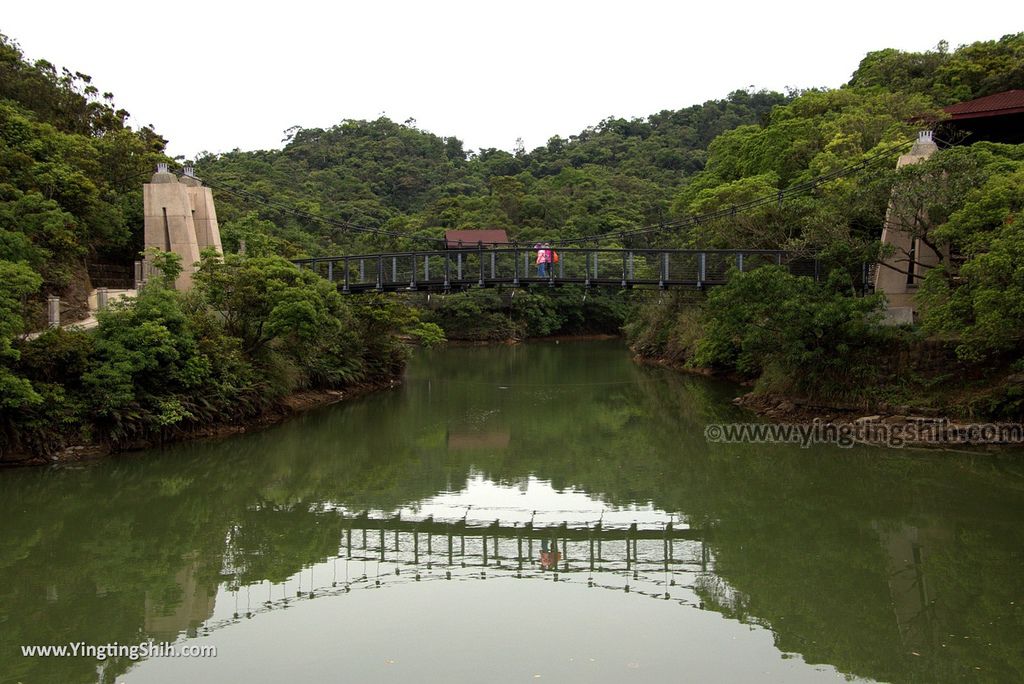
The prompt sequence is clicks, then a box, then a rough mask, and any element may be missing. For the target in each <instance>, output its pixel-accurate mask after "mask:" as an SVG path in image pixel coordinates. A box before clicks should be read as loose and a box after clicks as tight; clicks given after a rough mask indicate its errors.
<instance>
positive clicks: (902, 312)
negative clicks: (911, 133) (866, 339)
mask: <svg viewBox="0 0 1024 684" xmlns="http://www.w3.org/2000/svg"><path fill="white" fill-rule="evenodd" d="M938 149H939V148H938V147H937V146H936V145H935V141H934V140H932V132H931V131H921V132H920V133H918V135H917V141H916V142H915V143H914V146H913V147H912V148H911V150H910V151H909V152H907V153H906V154H904V155H902V156H901V157H900V158H899V161H897V162H896V168H902V167H904V166H907V165H908V164H918V163H920V162H923V161H925V160H926V159H928V158H930V157H931V156H932V155H933V154H935V153H936V152H937V151H938ZM899 201H900V198H899V197H893V198H892V199H891V200H890V201H889V209H888V211H887V212H886V217H885V226H884V227H883V229H882V242H884V243H885V244H887V245H892V246H893V248H894V251H893V255H892V256H891V257H889V258H888V259H886V260H885V261H884V262H882V263H881V264H879V266H878V270H877V271H876V272H875V291H876V292H882V293H884V294H885V297H886V299H887V300H888V307H887V309H886V319H887V322H889V323H892V324H904V323H913V322H914V313H915V310H916V307H915V305H914V295H915V294H916V293H917V287H918V285H919V284H920V282H921V280H922V279H923V278H924V276H925V274H927V272H928V271H929V270H930V269H931V268H933V267H935V266H936V265H938V263H939V261H940V259H939V255H938V254H937V253H936V252H935V251H934V250H933V249H932V248H931V247H929V246H928V245H926V244H925V243H924V241H923V240H921V239H920V238H919V237H916V236H915V235H914V234H913V233H912V231H911V230H908V228H907V227H906V226H904V225H901V224H900V222H899V221H898V220H897V219H896V216H895V214H896V208H895V207H894V203H896V202H899ZM921 220H924V217H921Z"/></svg>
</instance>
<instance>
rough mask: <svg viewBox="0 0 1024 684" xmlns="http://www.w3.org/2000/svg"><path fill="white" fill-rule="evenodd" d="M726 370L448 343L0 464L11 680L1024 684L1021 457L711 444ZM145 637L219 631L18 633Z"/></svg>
mask: <svg viewBox="0 0 1024 684" xmlns="http://www.w3.org/2000/svg"><path fill="white" fill-rule="evenodd" d="M737 391H738V390H737V388H735V387H733V386H731V385H728V384H723V383H718V382H715V381H711V380H708V379H704V378H696V377H688V376H682V375H678V374H675V373H672V372H670V371H665V370H661V369H650V368H643V367H638V366H636V365H635V364H633V363H632V361H631V360H630V358H629V355H628V352H627V351H626V349H625V348H624V346H623V345H622V343H621V342H618V341H610V342H564V341H563V342H561V343H560V344H555V343H538V344H527V345H522V346H517V347H486V348H449V349H444V350H438V351H431V352H418V353H417V355H416V357H415V358H414V359H413V362H412V363H411V364H410V367H409V370H408V373H407V377H406V381H405V384H404V385H403V386H402V387H401V388H400V389H397V390H394V391H391V392H387V393H382V394H378V395H375V396H371V397H366V398H364V399H361V400H358V401H354V402H350V403H348V404H344V405H337V406H333V407H329V408H325V409H322V410H318V411H314V412H311V413H309V414H306V415H304V416H301V417H299V418H296V419H294V420H292V421H290V422H288V423H285V424H283V425H279V426H276V427H273V428H271V429H268V430H265V431H262V432H258V433H254V434H249V435H244V436H240V437H233V438H230V439H226V440H223V441H216V442H203V443H194V444H184V445H177V446H174V447H170V448H167V449H163V450H154V451H150V452H145V453H133V454H127V455H124V456H120V457H116V458H112V459H109V460H106V461H103V462H100V463H95V464H90V465H85V466H82V467H65V468H59V469H44V470H8V471H0V535H2V536H0V681H3V682H26V683H28V682H95V681H100V682H180V681H193V682H207V681H209V682H227V681H245V682H281V681H346V682H349V681H350V682H527V681H530V682H532V681H537V680H541V681H547V680H551V681H560V682H650V681H671V682H676V681H687V682H690V681H693V682H705V681H728V682H746V681H775V682H818V681H841V680H867V681H873V680H879V681H892V682H941V681H986V682H997V681H998V682H1002V681H1006V682H1013V681H1022V680H1024V573H1022V571H1024V454H1021V453H1020V452H1017V453H1009V452H1001V453H991V452H984V451H981V452H976V453H973V454H972V453H951V452H938V451H933V452H921V451H916V452H911V451H909V450H899V449H888V450H886V449H876V448H866V447H857V448H853V449H841V448H839V447H832V446H815V447H811V448H806V449H802V448H800V447H799V446H794V445H725V444H709V443H708V442H707V441H706V440H705V438H704V428H705V425H707V424H709V423H724V422H730V421H740V420H749V418H748V417H746V414H743V413H741V412H740V411H739V410H738V409H736V408H735V407H733V406H732V405H731V404H730V401H729V400H730V399H731V398H732V397H733V396H735V394H736V393H737ZM148 641H153V642H155V643H158V644H163V643H165V642H170V643H173V644H174V645H175V646H176V647H182V646H215V647H216V651H217V653H216V657H206V658H184V657H177V658H172V657H148V658H141V659H138V660H132V658H131V657H130V656H131V654H130V653H128V652H125V653H123V654H121V655H114V656H113V657H109V658H105V659H103V660H98V659H97V658H96V657H82V656H79V657H73V656H68V657H49V658H43V657H38V656H31V657H29V656H23V655H22V654H21V647H22V646H27V645H67V644H73V643H84V644H87V645H92V646H100V645H107V644H113V643H115V642H116V643H117V644H118V645H119V646H127V645H136V644H139V643H142V642H148ZM115 650H116V649H115Z"/></svg>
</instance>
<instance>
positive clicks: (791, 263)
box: [292, 245, 824, 294]
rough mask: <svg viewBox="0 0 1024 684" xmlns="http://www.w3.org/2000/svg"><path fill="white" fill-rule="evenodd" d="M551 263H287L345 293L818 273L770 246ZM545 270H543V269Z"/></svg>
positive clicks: (699, 283) (576, 256)
mask: <svg viewBox="0 0 1024 684" xmlns="http://www.w3.org/2000/svg"><path fill="white" fill-rule="evenodd" d="M555 251H556V252H557V254H558V261H557V262H556V263H554V264H548V266H549V267H550V268H547V269H543V270H542V269H541V268H540V267H541V266H542V265H541V264H537V263H536V257H537V250H535V249H532V248H527V247H496V248H488V247H485V246H483V245H479V246H478V247H476V248H469V249H442V250H436V251H421V252H384V253H380V254H356V255H347V256H329V257H315V258H312V259H297V260H295V261H293V262H292V263H294V264H295V265H296V266H298V267H299V268H304V269H310V270H312V271H314V272H316V273H318V274H320V275H321V276H323V277H324V278H326V279H327V280H330V281H331V282H336V283H338V284H339V286H340V289H341V291H342V292H343V293H345V294H357V293H360V292H415V291H418V290H422V291H438V290H440V291H450V290H460V289H466V288H470V287H496V286H502V285H507V286H511V287H527V286H547V287H552V288H553V287H558V286H561V285H567V284H573V285H582V286H584V287H587V288H590V287H614V288H623V289H628V288H632V287H657V288H661V289H667V288H670V287H684V288H685V287H688V288H696V289H705V288H708V287H713V286H715V285H723V284H725V282H726V279H727V274H728V272H729V270H730V269H733V268H735V269H737V270H739V271H741V272H742V271H749V270H751V269H754V268H757V267H758V266H763V265H766V264H778V265H783V266H786V267H787V268H789V270H790V272H791V273H793V274H795V275H804V276H810V277H813V278H815V279H816V280H818V279H820V278H821V277H823V276H824V273H823V272H822V269H821V268H820V266H819V263H818V260H817V259H815V258H808V257H801V256H797V255H794V254H792V253H790V252H786V251H784V250H777V249H742V250H740V249H607V248H580V247H571V248H564V249H556V250H555ZM545 271H546V272H545Z"/></svg>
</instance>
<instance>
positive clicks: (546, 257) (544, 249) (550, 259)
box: [533, 242, 554, 278]
mask: <svg viewBox="0 0 1024 684" xmlns="http://www.w3.org/2000/svg"><path fill="white" fill-rule="evenodd" d="M548 247H550V245H549V244H548V243H546V242H544V243H540V242H538V243H537V244H535V245H534V246H533V248H534V249H536V250H537V275H538V276H539V277H541V278H547V277H548V269H549V268H550V267H551V264H553V263H554V254H553V253H552V251H551V250H550V249H548Z"/></svg>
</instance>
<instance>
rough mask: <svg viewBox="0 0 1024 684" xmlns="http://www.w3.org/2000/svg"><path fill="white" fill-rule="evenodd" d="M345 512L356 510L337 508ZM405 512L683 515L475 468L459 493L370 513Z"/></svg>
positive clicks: (618, 521)
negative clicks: (508, 479)
mask: <svg viewBox="0 0 1024 684" xmlns="http://www.w3.org/2000/svg"><path fill="white" fill-rule="evenodd" d="M337 510H341V511H344V512H345V513H346V514H351V515H359V514H361V513H363V512H364V511H356V510H351V509H348V508H345V507H343V506H341V507H338V508H337ZM397 513H401V516H402V518H403V519H405V520H416V519H425V518H429V517H433V518H434V519H435V520H437V521H455V520H462V519H463V518H465V520H466V522H468V523H471V524H489V523H493V522H494V521H495V520H498V521H500V522H501V524H502V525H503V526H505V525H508V526H511V525H514V524H520V525H522V524H525V523H528V522H530V521H531V520H533V522H534V524H535V525H561V524H562V523H563V522H564V523H568V524H569V525H570V526H584V525H594V524H596V523H597V522H601V524H602V525H604V526H606V527H628V526H630V525H632V524H633V523H637V526H638V527H639V528H641V529H642V528H648V527H656V528H662V527H664V526H665V525H666V524H667V523H669V522H672V523H673V524H674V525H675V526H676V527H677V528H678V527H686V525H681V524H680V522H681V518H682V516H680V515H678V514H671V513H668V512H666V511H663V510H659V509H656V508H654V506H652V505H650V504H647V505H638V504H632V505H630V506H610V505H608V504H606V503H605V502H603V501H601V500H600V499H596V498H594V497H593V496H591V495H590V494H587V493H586V492H583V491H580V490H577V489H574V488H572V487H568V488H566V489H562V490H558V489H555V488H554V487H552V486H551V483H550V482H548V481H547V480H540V479H537V478H536V477H533V476H530V477H529V478H527V479H525V480H523V481H522V482H521V483H518V484H515V485H503V484H498V483H495V482H492V481H491V480H488V479H486V478H485V477H484V476H483V475H480V474H478V473H470V476H469V478H468V479H467V480H466V484H465V487H464V488H463V489H462V490H460V491H457V492H444V493H441V494H437V495H435V496H432V497H430V498H427V499H423V500H422V501H420V502H418V503H415V504H412V505H409V506H404V507H402V508H401V509H399V510H397V511H380V510H371V511H369V514H370V517H372V518H382V517H393V516H394V515H395V514H397Z"/></svg>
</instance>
